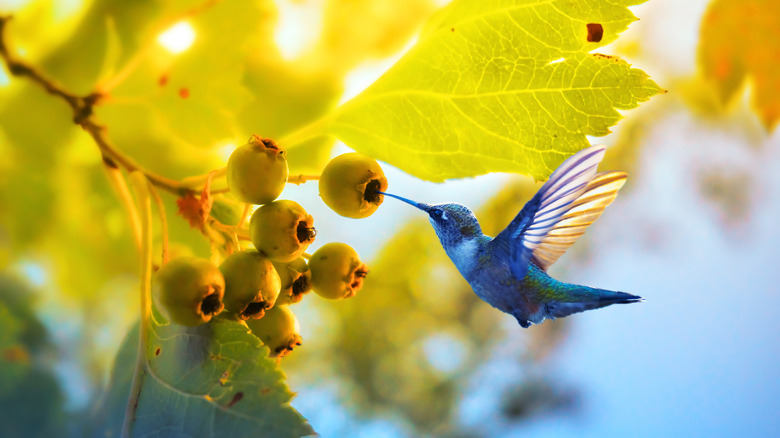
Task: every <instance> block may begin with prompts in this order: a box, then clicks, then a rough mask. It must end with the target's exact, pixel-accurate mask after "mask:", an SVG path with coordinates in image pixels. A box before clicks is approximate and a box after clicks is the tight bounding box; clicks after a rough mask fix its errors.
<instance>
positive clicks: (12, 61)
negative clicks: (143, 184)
mask: <svg viewBox="0 0 780 438" xmlns="http://www.w3.org/2000/svg"><path fill="white" fill-rule="evenodd" d="M10 21H11V16H10V15H1V16H0V57H2V58H3V61H4V62H5V64H6V66H7V67H8V71H9V72H10V73H11V75H12V76H17V77H27V78H29V79H30V80H32V81H33V82H35V83H36V84H38V85H40V86H41V87H43V89H45V90H46V91H47V92H48V93H49V94H51V95H53V96H56V97H59V98H61V99H62V100H64V101H65V102H66V103H67V104H68V105H69V106H70V108H71V109H72V110H73V123H75V124H77V125H79V126H81V127H82V128H83V129H84V130H85V131H87V133H88V134H89V135H90V136H91V137H92V139H93V140H95V144H97V146H98V148H99V149H100V152H101V154H102V155H103V160H104V161H106V158H108V159H109V161H112V162H115V163H117V164H119V165H121V166H122V167H124V168H125V170H127V171H128V172H134V171H139V172H141V173H143V174H144V175H145V176H146V178H147V179H149V181H150V182H151V183H152V184H154V185H155V186H157V187H159V188H161V189H163V190H167V191H169V192H171V193H173V194H175V195H178V196H182V195H185V194H187V193H188V192H191V191H192V188H191V187H189V186H186V185H184V184H182V183H181V182H179V181H175V180H172V179H169V178H165V177H163V176H159V175H156V174H154V173H152V172H150V171H148V170H145V169H143V168H142V167H141V166H139V165H138V164H137V163H135V162H134V161H133V160H132V159H131V158H130V157H127V156H125V155H124V154H122V153H121V152H120V151H119V150H118V149H116V148H115V147H114V146H113V145H112V144H111V142H110V141H109V140H108V137H107V136H106V127H105V126H103V125H101V124H100V123H98V122H97V120H96V119H95V117H94V112H93V108H94V106H95V104H96V103H98V101H99V100H100V99H101V98H102V97H103V95H102V94H100V93H90V94H88V95H86V96H77V95H75V94H73V93H71V92H70V91H68V90H66V89H64V88H63V87H62V86H60V85H59V84H57V83H55V82H54V81H53V80H51V79H49V78H47V77H46V75H44V74H43V73H42V72H40V71H39V70H38V69H36V68H35V67H33V66H31V65H29V64H27V63H25V62H23V61H20V60H18V59H16V57H15V55H14V54H13V53H12V51H11V50H10V49H9V45H8V42H7V38H6V34H5V30H6V27H7V25H8V23H9V22H10Z"/></svg>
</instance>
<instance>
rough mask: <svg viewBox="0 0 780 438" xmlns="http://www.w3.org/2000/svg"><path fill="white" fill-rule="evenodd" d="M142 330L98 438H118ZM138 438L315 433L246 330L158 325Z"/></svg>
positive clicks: (117, 372)
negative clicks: (107, 437) (294, 407)
mask: <svg viewBox="0 0 780 438" xmlns="http://www.w3.org/2000/svg"><path fill="white" fill-rule="evenodd" d="M137 327H138V326H137V325H136V326H135V328H134V329H133V331H132V332H131V333H130V334H129V335H128V336H127V337H126V338H125V341H124V342H123V344H122V347H121V348H120V350H119V353H118V354H117V360H116V363H115V365H114V370H113V373H112V378H111V389H110V391H109V393H108V395H107V397H106V404H105V405H104V406H103V411H102V415H101V416H102V417H104V418H106V420H107V421H105V422H104V423H103V424H102V425H101V426H100V427H99V428H98V429H96V430H95V431H94V435H93V436H96V437H98V436H108V435H107V434H112V435H113V436H119V432H120V431H121V429H122V419H123V418H124V409H125V404H126V402H127V395H128V393H129V383H130V382H131V380H132V373H133V366H134V365H135V354H134V352H135V350H136V348H137V342H138V328H137ZM147 355H148V357H149V365H148V367H147V369H146V372H145V373H144V377H143V383H142V387H141V396H140V398H139V401H138V408H137V411H136V423H135V426H134V427H133V436H149V435H155V434H161V435H170V434H174V435H181V436H202V437H211V436H230V437H249V436H273V437H299V436H306V435H311V434H313V433H314V431H313V430H312V428H311V426H310V425H309V424H308V423H307V422H306V420H305V419H304V418H303V417H301V415H300V414H299V413H298V412H297V411H296V410H295V409H293V408H292V407H291V406H290V405H289V402H290V400H291V399H292V397H293V393H292V392H290V390H289V389H288V388H287V385H286V384H285V383H284V374H283V373H282V372H281V370H280V369H279V367H278V366H277V364H276V362H275V361H274V360H273V359H271V358H269V357H268V348H267V347H265V346H263V344H262V343H261V342H260V340H259V339H257V337H255V336H254V335H252V334H251V333H249V331H248V329H247V328H246V326H245V325H243V324H240V323H237V322H233V321H226V320H222V319H217V320H214V321H212V322H211V323H209V324H204V325H201V326H199V327H194V328H185V327H182V326H178V325H176V324H169V325H167V326H159V325H156V324H153V325H152V328H151V331H150V339H149V343H148V351H147Z"/></svg>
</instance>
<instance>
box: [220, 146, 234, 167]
mask: <svg viewBox="0 0 780 438" xmlns="http://www.w3.org/2000/svg"><path fill="white" fill-rule="evenodd" d="M236 147H238V146H236V144H235V143H223V144H221V145H219V146H217V156H218V157H219V159H220V160H222V161H223V162H225V163H227V161H228V159H229V158H230V154H232V153H233V151H234V150H236Z"/></svg>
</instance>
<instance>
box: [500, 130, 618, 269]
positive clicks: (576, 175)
mask: <svg viewBox="0 0 780 438" xmlns="http://www.w3.org/2000/svg"><path fill="white" fill-rule="evenodd" d="M605 151H606V147H605V146H603V145H595V146H591V147H589V148H586V149H583V150H581V151H579V152H577V153H576V154H574V155H572V156H571V157H569V158H567V159H566V161H564V162H563V163H561V165H560V166H558V168H557V169H555V171H554V172H553V173H552V175H550V179H548V180H547V182H546V183H544V185H543V186H542V188H540V189H539V191H538V192H536V194H535V195H534V197H533V198H531V200H530V201H528V202H527V203H526V204H525V206H524V207H523V209H522V210H520V213H518V214H517V216H515V218H514V219H513V220H512V222H511V223H510V224H509V226H507V227H506V229H504V231H502V232H501V233H499V235H498V236H496V238H495V239H493V241H492V242H491V245H494V246H497V247H500V248H501V249H504V250H505V251H506V250H508V253H509V259H510V268H511V270H512V274H513V275H514V276H515V278H523V277H525V275H526V272H527V271H528V264H529V263H530V261H531V259H532V256H533V255H534V252H535V251H536V250H537V248H540V247H542V248H544V246H543V242H544V241H545V238H546V237H547V235H548V234H549V232H550V231H551V230H552V229H553V228H555V226H556V224H557V223H558V222H559V221H560V220H561V218H562V217H563V216H564V215H566V213H567V212H568V211H569V210H570V209H571V208H572V206H573V205H574V202H575V201H576V200H577V199H578V198H579V197H580V196H581V195H582V194H583V193H584V192H585V190H587V188H588V183H590V181H591V180H592V179H593V177H594V176H595V175H596V168H597V167H598V165H599V162H601V160H602V159H603V158H604V152H605Z"/></svg>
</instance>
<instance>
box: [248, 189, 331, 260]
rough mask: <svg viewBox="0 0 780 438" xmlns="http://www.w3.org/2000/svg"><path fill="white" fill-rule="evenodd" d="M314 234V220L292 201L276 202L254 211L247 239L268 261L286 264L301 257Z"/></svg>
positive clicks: (312, 240) (312, 239)
mask: <svg viewBox="0 0 780 438" xmlns="http://www.w3.org/2000/svg"><path fill="white" fill-rule="evenodd" d="M316 234H317V232H316V230H315V229H314V218H313V217H311V215H310V214H308V213H306V210H304V209H303V207H301V206H300V204H298V203H297V202H295V201H288V200H279V201H274V202H271V203H270V204H265V205H263V206H262V207H260V208H258V209H257V210H255V212H254V213H253V214H252V219H251V220H250V222H249V237H250V239H251V240H252V243H253V244H254V245H255V248H257V250H258V251H260V252H262V253H263V254H265V255H266V256H268V258H270V259H271V261H274V262H281V263H287V262H291V261H293V260H295V259H297V258H298V257H300V256H301V254H303V252H304V251H306V248H308V247H309V245H310V244H311V243H312V242H314V236H315V235H316Z"/></svg>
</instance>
